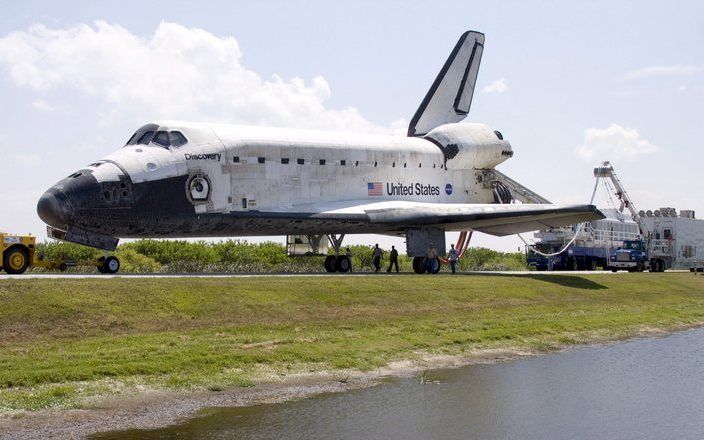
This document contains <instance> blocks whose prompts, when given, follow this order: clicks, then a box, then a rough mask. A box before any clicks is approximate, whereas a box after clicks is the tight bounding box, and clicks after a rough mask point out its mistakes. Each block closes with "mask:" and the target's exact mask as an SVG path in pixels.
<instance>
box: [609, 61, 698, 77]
mask: <svg viewBox="0 0 704 440" xmlns="http://www.w3.org/2000/svg"><path fill="white" fill-rule="evenodd" d="M698 74H704V66H692V65H673V66H651V67H644V68H642V69H636V70H631V71H630V72H626V73H625V74H624V75H623V77H622V79H623V80H624V81H634V80H639V79H644V78H653V77H658V76H692V75H698Z"/></svg>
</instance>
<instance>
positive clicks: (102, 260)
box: [95, 257, 107, 273]
mask: <svg viewBox="0 0 704 440" xmlns="http://www.w3.org/2000/svg"><path fill="white" fill-rule="evenodd" d="M103 263H105V257H100V258H98V264H97V265H96V266H95V268H96V269H98V272H100V273H107V272H105V268H104V267H103Z"/></svg>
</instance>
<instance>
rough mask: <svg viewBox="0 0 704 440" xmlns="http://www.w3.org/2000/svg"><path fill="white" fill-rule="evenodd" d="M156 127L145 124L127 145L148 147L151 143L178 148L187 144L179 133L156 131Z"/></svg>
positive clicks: (186, 140)
mask: <svg viewBox="0 0 704 440" xmlns="http://www.w3.org/2000/svg"><path fill="white" fill-rule="evenodd" d="M158 128H159V126H158V125H156V124H147V125H145V126H144V127H142V128H140V129H139V130H137V131H136V132H135V134H133V135H132V137H131V138H130V140H129V141H127V145H149V144H150V143H151V142H154V143H155V144H157V145H159V146H161V147H164V148H168V147H180V146H181V145H185V144H187V143H188V139H186V136H184V135H183V133H181V132H180V131H166V130H158V131H157V129H158Z"/></svg>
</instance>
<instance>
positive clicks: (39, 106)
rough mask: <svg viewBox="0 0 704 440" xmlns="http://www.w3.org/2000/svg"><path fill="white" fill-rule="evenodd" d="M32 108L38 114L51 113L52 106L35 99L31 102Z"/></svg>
mask: <svg viewBox="0 0 704 440" xmlns="http://www.w3.org/2000/svg"><path fill="white" fill-rule="evenodd" d="M32 108H34V109H35V110H37V111H40V112H53V111H54V106H52V105H51V104H49V103H48V102H46V101H44V100H43V99H36V100H34V101H32Z"/></svg>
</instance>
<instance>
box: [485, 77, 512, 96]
mask: <svg viewBox="0 0 704 440" xmlns="http://www.w3.org/2000/svg"><path fill="white" fill-rule="evenodd" d="M506 90H508V85H507V84H506V79H505V78H501V79H497V80H496V81H494V82H492V83H491V84H489V85H488V86H485V87H484V88H483V89H482V91H483V92H484V93H503V92H505V91H506Z"/></svg>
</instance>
